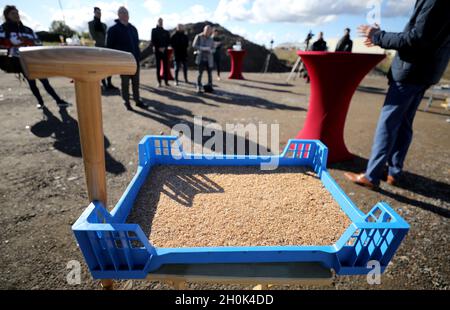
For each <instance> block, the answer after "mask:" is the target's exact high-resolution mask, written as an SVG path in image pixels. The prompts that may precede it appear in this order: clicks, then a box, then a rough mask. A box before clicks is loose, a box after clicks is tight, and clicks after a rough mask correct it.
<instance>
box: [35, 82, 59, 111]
mask: <svg viewBox="0 0 450 310" xmlns="http://www.w3.org/2000/svg"><path fill="white" fill-rule="evenodd" d="M27 81H28V85H29V86H30V89H31V92H32V93H33V95H34V97H36V99H37V101H38V103H39V104H40V105H44V99H42V96H41V92H40V91H39V88H38V87H37V83H36V80H29V79H27ZM39 81H40V82H41V83H42V85H43V86H44V88H45V90H46V91H47V93H48V94H49V95H50V96H52V98H53V99H55V101H56V102H57V103H59V102H61V101H62V99H61V98H60V97H59V96H58V94H57V93H56V92H55V90H54V89H53V87H52V86H51V85H50V82H49V81H48V79H40V80H39Z"/></svg>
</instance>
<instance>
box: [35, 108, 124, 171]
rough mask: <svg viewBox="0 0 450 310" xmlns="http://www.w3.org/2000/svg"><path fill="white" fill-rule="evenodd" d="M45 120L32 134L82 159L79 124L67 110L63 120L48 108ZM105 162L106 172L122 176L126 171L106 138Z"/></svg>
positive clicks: (63, 112)
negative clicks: (49, 139)
mask: <svg viewBox="0 0 450 310" xmlns="http://www.w3.org/2000/svg"><path fill="white" fill-rule="evenodd" d="M43 113H44V119H43V120H42V121H40V122H38V123H36V124H34V125H33V126H32V127H31V132H32V133H33V134H34V135H35V136H36V137H39V138H49V137H52V138H53V139H54V142H53V147H54V148H55V149H56V150H58V151H60V152H62V153H64V154H67V155H69V156H73V157H81V145H80V135H79V132H78V122H77V121H76V120H75V119H74V118H73V117H72V116H70V115H69V113H68V112H67V110H66V109H64V108H61V109H60V110H59V114H60V116H61V119H59V118H58V117H56V116H55V115H53V113H52V112H51V111H50V110H49V109H48V108H46V107H44V109H43ZM104 143H105V160H106V171H108V172H110V173H113V174H116V175H118V174H122V173H124V172H125V171H126V169H125V166H124V165H123V164H122V163H120V162H119V161H117V160H115V159H114V158H113V157H112V156H111V154H109V152H108V151H107V149H108V148H109V146H110V142H109V140H108V138H107V137H106V136H105V140H104Z"/></svg>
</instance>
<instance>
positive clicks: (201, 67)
mask: <svg viewBox="0 0 450 310" xmlns="http://www.w3.org/2000/svg"><path fill="white" fill-rule="evenodd" d="M205 70H206V71H207V72H208V85H210V86H212V85H213V83H212V69H211V68H210V67H209V62H208V61H207V60H206V61H204V60H203V61H200V64H199V65H198V78H197V86H199V87H201V86H202V76H203V71H205Z"/></svg>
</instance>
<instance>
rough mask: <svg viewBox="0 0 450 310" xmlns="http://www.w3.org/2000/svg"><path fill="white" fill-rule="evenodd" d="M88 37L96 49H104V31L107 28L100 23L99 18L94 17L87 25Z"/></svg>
mask: <svg viewBox="0 0 450 310" xmlns="http://www.w3.org/2000/svg"><path fill="white" fill-rule="evenodd" d="M88 26H89V35H90V36H91V38H92V40H94V41H95V46H96V47H105V43H106V29H107V28H108V27H107V26H106V24H105V23H102V22H101V21H100V19H99V18H97V17H94V19H93V20H91V21H90V22H89V23H88Z"/></svg>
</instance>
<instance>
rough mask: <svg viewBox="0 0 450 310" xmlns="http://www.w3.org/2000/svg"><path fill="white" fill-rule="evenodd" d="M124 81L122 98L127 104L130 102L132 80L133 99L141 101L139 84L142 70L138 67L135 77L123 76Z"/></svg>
mask: <svg viewBox="0 0 450 310" xmlns="http://www.w3.org/2000/svg"><path fill="white" fill-rule="evenodd" d="M120 78H121V80H122V98H123V100H124V101H125V102H130V80H131V84H132V88H133V99H134V101H139V99H140V98H141V96H140V95H139V82H140V68H139V66H138V67H137V72H136V74H135V75H121V76H120Z"/></svg>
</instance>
